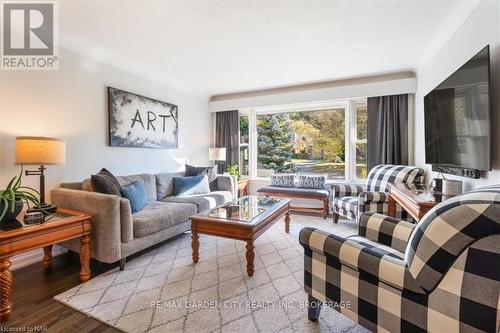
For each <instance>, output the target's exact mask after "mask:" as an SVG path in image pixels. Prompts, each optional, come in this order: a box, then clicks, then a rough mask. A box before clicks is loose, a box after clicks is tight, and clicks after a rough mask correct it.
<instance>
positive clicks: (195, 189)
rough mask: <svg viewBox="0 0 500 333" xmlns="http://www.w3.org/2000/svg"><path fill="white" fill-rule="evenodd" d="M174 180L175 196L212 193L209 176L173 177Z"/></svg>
mask: <svg viewBox="0 0 500 333" xmlns="http://www.w3.org/2000/svg"><path fill="white" fill-rule="evenodd" d="M173 180H174V194H175V195H176V196H178V197H186V196H189V195H193V194H208V193H210V187H209V185H208V177H207V176H192V177H173Z"/></svg>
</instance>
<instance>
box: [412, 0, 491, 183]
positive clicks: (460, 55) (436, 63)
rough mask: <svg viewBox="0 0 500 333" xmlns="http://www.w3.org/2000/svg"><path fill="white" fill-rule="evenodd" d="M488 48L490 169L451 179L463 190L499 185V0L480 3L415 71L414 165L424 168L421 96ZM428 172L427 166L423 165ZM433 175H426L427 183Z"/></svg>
mask: <svg viewBox="0 0 500 333" xmlns="http://www.w3.org/2000/svg"><path fill="white" fill-rule="evenodd" d="M487 44H489V45H490V60H491V74H490V76H491V80H492V81H491V94H492V95H493V96H492V97H493V98H492V101H493V105H492V112H493V119H492V121H493V126H492V128H493V139H492V168H493V171H490V172H484V173H483V174H482V175H481V179H479V180H473V179H469V178H461V177H454V176H450V177H449V178H453V179H461V180H463V181H464V182H465V184H464V187H465V190H467V189H471V188H477V187H481V186H484V185H488V184H494V183H500V112H499V111H500V110H499V109H500V1H498V0H483V1H482V2H481V4H480V5H479V6H478V7H477V9H476V10H475V11H474V12H473V13H472V14H471V16H470V17H469V18H468V19H467V20H466V21H465V23H464V24H463V25H462V26H461V27H460V28H459V29H458V30H457V31H456V32H455V34H454V35H453V36H452V37H451V39H450V40H449V41H448V42H447V43H446V44H445V45H444V46H443V47H442V48H441V49H440V50H439V51H438V52H437V54H436V56H435V57H434V58H433V59H432V61H431V62H430V63H428V64H426V65H425V66H423V67H422V68H421V69H420V70H418V72H417V93H416V96H415V97H416V109H415V163H416V165H419V166H422V165H425V147H424V100H423V98H424V96H425V95H426V94H427V93H428V92H429V91H431V90H432V89H433V88H434V87H436V86H437V85H438V84H439V83H441V82H442V81H443V80H445V79H446V78H447V77H448V76H449V75H451V74H452V73H453V72H454V71H455V70H457V69H458V68H459V67H460V66H462V65H463V64H464V63H465V62H467V60H469V59H470V58H471V57H472V56H474V55H475V54H476V53H477V52H479V51H480V50H481V49H482V48H483V47H485V46H486V45H487ZM426 167H427V169H428V170H429V172H430V170H431V166H430V165H426ZM434 175H435V174H433V176H428V177H427V180H428V181H429V180H430V179H431V178H432V177H434Z"/></svg>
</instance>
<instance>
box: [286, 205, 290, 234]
mask: <svg viewBox="0 0 500 333" xmlns="http://www.w3.org/2000/svg"><path fill="white" fill-rule="evenodd" d="M285 232H286V233H289V232H290V211H289V210H288V211H287V212H286V215H285Z"/></svg>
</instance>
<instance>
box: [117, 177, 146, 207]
mask: <svg viewBox="0 0 500 333" xmlns="http://www.w3.org/2000/svg"><path fill="white" fill-rule="evenodd" d="M122 196H123V197H124V198H127V199H128V201H130V207H131V208H132V213H137V212H138V211H140V210H141V209H143V208H144V207H146V205H147V204H148V195H147V193H146V187H144V184H143V183H142V182H133V183H132V184H130V185H127V186H123V187H122Z"/></svg>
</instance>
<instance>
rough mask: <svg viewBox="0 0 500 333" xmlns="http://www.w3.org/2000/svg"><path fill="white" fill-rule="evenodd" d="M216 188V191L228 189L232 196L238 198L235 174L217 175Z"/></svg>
mask: <svg viewBox="0 0 500 333" xmlns="http://www.w3.org/2000/svg"><path fill="white" fill-rule="evenodd" d="M217 190H218V191H229V192H231V194H232V198H233V200H234V199H237V198H238V189H237V180H236V176H231V175H217Z"/></svg>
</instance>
